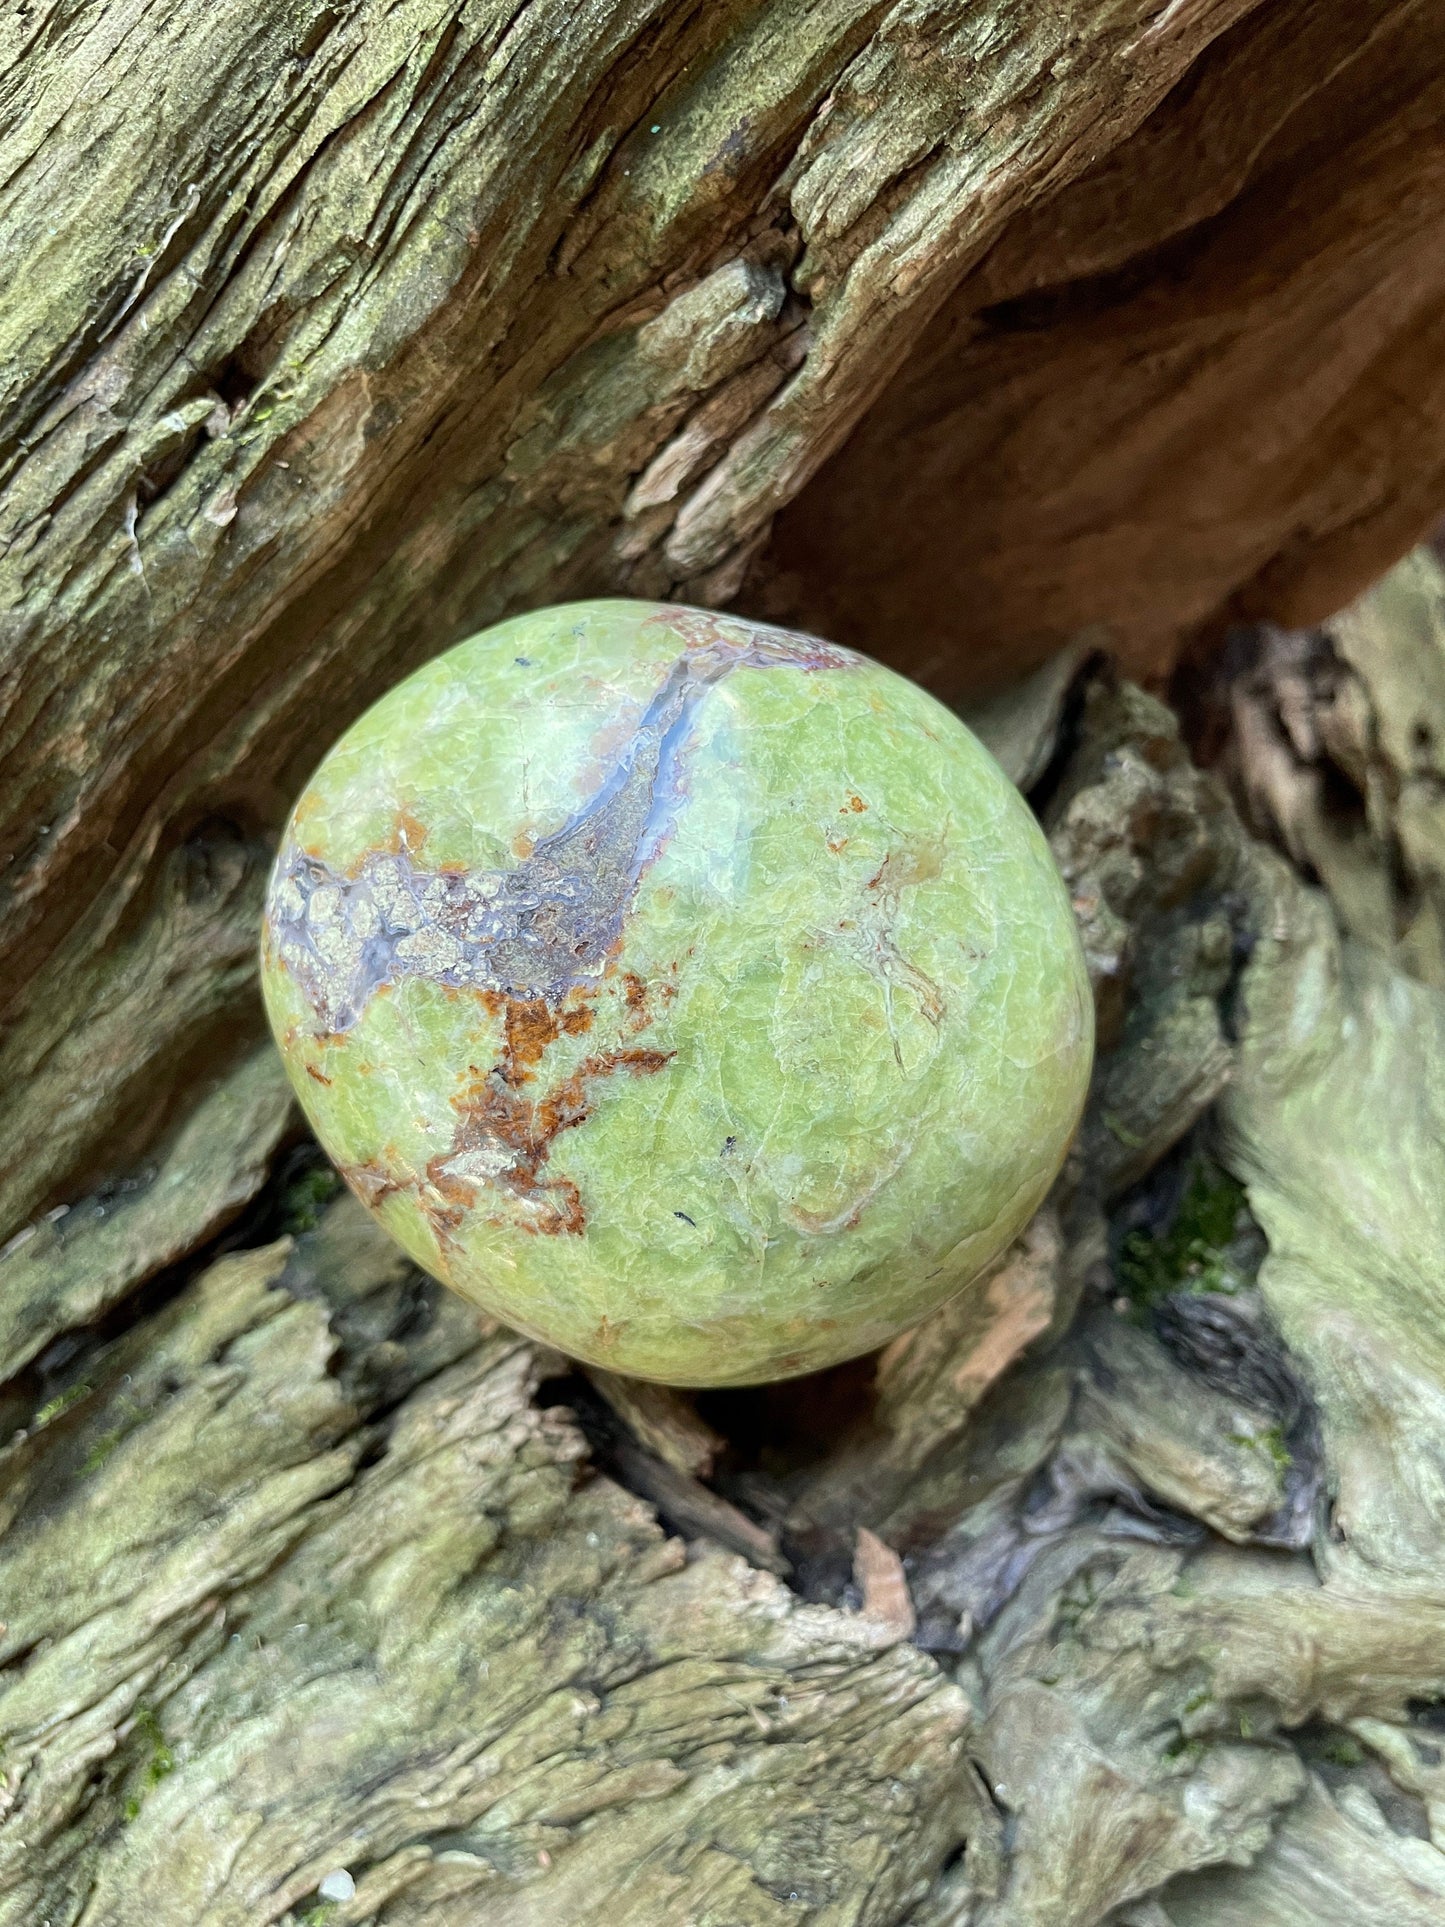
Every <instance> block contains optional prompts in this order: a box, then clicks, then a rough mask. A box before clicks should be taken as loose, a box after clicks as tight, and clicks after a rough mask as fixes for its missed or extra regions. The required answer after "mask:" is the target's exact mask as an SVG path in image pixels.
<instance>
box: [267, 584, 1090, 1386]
mask: <svg viewBox="0 0 1445 1927" xmlns="http://www.w3.org/2000/svg"><path fill="white" fill-rule="evenodd" d="M262 969H263V983H264V988H265V997H266V1005H267V1010H268V1012H269V1015H270V1019H271V1023H272V1027H273V1029H274V1031H275V1034H276V1038H277V1040H278V1042H279V1044H280V1047H281V1051H282V1054H283V1056H284V1058H285V1060H286V1064H287V1068H288V1070H289V1072H290V1075H291V1078H292V1081H293V1082H294V1084H295V1086H296V1090H297V1092H298V1094H299V1096H300V1099H301V1103H302V1106H303V1108H304V1109H305V1111H306V1113H307V1116H308V1117H309V1119H310V1121H311V1123H312V1125H313V1127H314V1128H315V1131H316V1135H317V1136H318V1138H319V1139H320V1140H321V1143H322V1144H323V1145H324V1146H325V1148H326V1150H327V1151H328V1153H329V1154H330V1155H331V1157H332V1158H333V1159H334V1160H335V1162H336V1164H337V1166H338V1168H339V1169H340V1171H341V1173H342V1175H343V1176H344V1177H345V1179H346V1181H347V1183H348V1184H349V1185H350V1186H351V1188H352V1189H353V1191H355V1192H356V1194H357V1196H358V1197H360V1198H361V1200H362V1201H363V1202H364V1203H365V1204H366V1205H367V1206H368V1208H369V1209H370V1210H371V1211H372V1212H374V1214H375V1215H376V1217H377V1218H379V1219H380V1221H381V1223H382V1224H383V1225H384V1226H385V1227H386V1229H387V1230H388V1231H389V1232H390V1233H391V1234H392V1236H393V1237H394V1238H395V1239H396V1240H397V1241H398V1243H400V1244H401V1245H402V1246H404V1248H405V1249H406V1250H407V1251H408V1252H409V1253H410V1254H411V1256H412V1257H413V1258H415V1260H416V1261H417V1263H418V1264H420V1265H422V1266H424V1267H425V1268H426V1270H428V1271H430V1272H432V1273H433V1274H434V1275H435V1276H436V1277H438V1278H440V1279H442V1280H443V1281H444V1282H445V1283H446V1284H448V1285H451V1286H453V1287H454V1288H455V1289H456V1290H457V1291H459V1292H461V1293H462V1294H463V1295H464V1296H466V1297H467V1298H470V1299H473V1300H474V1301H475V1302H476V1303H477V1304H479V1305H482V1306H484V1307H485V1308H486V1309H487V1310H488V1311H490V1312H494V1313H495V1314H496V1315H497V1316H498V1317H499V1318H501V1319H504V1320H505V1321H506V1322H507V1323H508V1324H510V1325H514V1326H516V1327H518V1328H519V1329H520V1330H522V1331H525V1332H528V1333H530V1334H532V1335H533V1336H535V1337H537V1338H539V1339H542V1340H544V1341H546V1342H548V1343H550V1344H553V1345H556V1346H558V1347H560V1348H561V1349H562V1350H563V1351H566V1352H569V1353H571V1354H573V1355H574V1356H576V1357H578V1358H582V1359H586V1360H589V1361H590V1362H592V1363H593V1364H597V1365H603V1366H607V1367H609V1368H611V1369H612V1370H615V1371H620V1372H628V1373H633V1374H635V1375H637V1376H639V1377H643V1378H653V1379H661V1380H664V1381H667V1382H670V1383H673V1384H682V1385H729V1384H731V1385H739V1384H749V1383H756V1382H758V1381H760V1380H764V1379H772V1378H785V1377H789V1376H791V1375H793V1374H795V1373H799V1372H808V1371H814V1370H817V1369H818V1368H819V1367H821V1366H824V1365H829V1364H832V1363H834V1362H836V1361H837V1360H839V1359H843V1358H848V1357H851V1356H854V1355H855V1354H857V1353H859V1352H864V1351H868V1350H870V1349H872V1348H873V1347H874V1346H877V1345H881V1344H883V1343H884V1342H885V1341H886V1340H887V1339H889V1338H891V1337H892V1336H893V1335H894V1334H895V1333H897V1332H899V1331H901V1330H903V1329H905V1328H906V1327H908V1326H910V1325H914V1324H916V1323H917V1322H918V1321H919V1320H920V1319H921V1318H923V1317H924V1316H925V1315H926V1314H927V1313H928V1312H930V1311H932V1310H933V1309H934V1308H935V1307H936V1306H938V1305H940V1304H942V1303H943V1302H944V1301H945V1300H946V1299H948V1298H951V1297H952V1296H953V1295H954V1294H955V1293H957V1292H958V1291H960V1290H962V1289H963V1288H964V1287H965V1286H967V1285H969V1284H970V1283H971V1282H972V1281H973V1280H975V1279H977V1278H978V1276H979V1274H980V1272H981V1271H983V1270H984V1269H985V1267H987V1265H988V1264H989V1262H990V1260H992V1259H993V1258H995V1257H996V1256H997V1255H998V1253H999V1252H1000V1251H1001V1250H1002V1249H1003V1247H1004V1246H1005V1245H1006V1244H1007V1243H1008V1242H1009V1240H1010V1239H1011V1238H1012V1237H1013V1236H1014V1235H1015V1233H1016V1232H1018V1231H1019V1230H1020V1229H1021V1228H1022V1226H1023V1225H1024V1224H1025V1223H1026V1222H1027V1220H1028V1218H1029V1217H1030V1215H1031V1214H1032V1212H1033V1211H1034V1209H1035V1208H1036V1206H1037V1205H1038V1204H1039V1202H1040V1200H1041V1199H1042V1198H1043V1196H1044V1193H1045V1192H1046V1191H1047V1189H1048V1187H1049V1184H1050V1182H1051V1181H1052V1179H1053V1177H1054V1175H1055V1173H1056V1171H1057V1170H1058V1167H1059V1164H1060V1162H1061V1161H1062V1159H1063V1156H1064V1153H1065V1150H1066V1149H1067V1147H1068V1143H1069V1140H1070V1137H1071V1136H1072V1134H1073V1131H1074V1128H1075V1125H1076V1123H1077V1121H1078V1116H1079V1112H1080V1109H1081V1106H1082V1104H1083V1100H1084V1093H1085V1087H1086V1085H1087V1082H1088V1077H1089V1068H1090V1058H1091V1053H1092V1047H1093V1010H1092V1004H1091V1001H1090V996H1089V986H1088V980H1087V977H1086V975H1085V971H1084V963H1083V957H1082V954H1081V951H1080V947H1079V941H1078V937H1077V934H1076V931H1075V927H1074V920H1073V917H1072V915H1071V912H1070V908H1069V903H1068V899H1067V896H1066V894H1065V891H1064V887H1063V884H1062V882H1061V881H1060V878H1059V875H1058V872H1057V870H1056V869H1055V867H1054V864H1053V860H1052V858H1051V857H1050V854H1049V850H1048V846H1047V844H1046V843H1045V841H1044V838H1043V836H1042V834H1041V832H1040V830H1039V828H1038V826H1037V824H1036V823H1035V821H1034V819H1033V817H1032V816H1031V815H1030V813H1029V810H1028V808H1027V807H1026V805H1025V804H1024V803H1023V801H1022V799H1021V798H1020V797H1019V795H1018V793H1017V791H1016V790H1015V789H1014V788H1013V786H1012V785H1011V784H1010V783H1009V781H1008V779H1007V778H1006V777H1005V776H1004V775H1003V773H1002V771H1001V770H1000V769H999V768H998V766H997V764H996V763H995V762H994V761H993V759H992V758H991V757H990V756H989V754H988V753H987V751H986V750H985V749H984V748H983V747H982V745H981V744H980V743H979V742H978V741H977V739H976V738H975V737H974V736H973V735H971V734H970V732H969V731H968V730H967V729H966V728H965V727H964V725H963V724H962V723H961V722H960V721H959V720H958V718H957V717H956V716H954V715H953V714H952V713H951V712H950V711H948V710H946V709H944V708H943V707H942V706H941V705H940V704H939V703H937V702H935V701H934V700H933V698H932V697H931V696H928V695H926V694H925V693H924V692H923V691H922V690H921V689H919V688H917V687H916V686H915V685H914V684H912V683H910V682H907V681H905V680H904V679H903V678H902V677H901V676H897V675H895V674H893V672H892V671H890V670H887V669H884V668H882V667H881V666H880V665H879V664H877V663H874V662H870V661H869V660H868V659H867V658H865V657H863V656H859V655H855V654H854V653H853V652H851V651H850V650H846V649H840V648H835V647H834V646H832V645H831V644H828V643H824V642H819V641H816V640H815V639H813V638H812V637H809V636H803V635H796V634H792V633H789V632H787V631H784V630H781V629H774V628H769V627H767V626H766V625H764V624H760V623H753V622H745V621H742V620H738V619H736V618H733V617H730V616H721V615H715V614H712V613H709V612H707V611H703V610H697V609H683V608H671V607H665V606H662V605H659V604H656V603H646V602H621V601H618V602H584V603H577V604H574V605H572V606H570V607H566V608H557V609H544V610H540V611H538V612H537V613H536V614H533V615H528V616H521V617H518V618H517V619H516V620H514V621H511V622H504V623H502V624H501V625H500V626H498V627H497V628H494V629H489V630H487V631H486V632H485V633H483V634H482V635H479V636H473V637H472V638H471V640H470V641H468V642H464V643H461V644H460V645H459V646H458V647H456V648H455V649H451V650H449V651H447V653H446V654H444V655H441V656H438V657H436V658H435V659H434V660H433V661H432V662H429V663H428V664H427V665H426V666H425V667H424V668H422V669H420V670H418V671H417V673H416V674H415V675H413V676H411V677H409V678H408V679H407V680H406V681H405V682H403V683H401V684H400V685H399V686H398V687H397V688H395V689H393V690H392V691H391V693H390V694H389V695H387V696H385V697H383V698H382V700H381V701H380V702H379V703H377V704H376V706H375V707H374V708H373V709H371V710H369V711H368V712H367V713H366V715H364V716H363V717H362V718H361V720H360V721H359V722H357V723H356V724H354V725H353V726H352V728H351V729H349V730H348V731H347V732H346V734H345V735H344V736H343V737H342V738H341V740H340V742H338V743H337V744H336V746H335V748H334V749H333V750H332V751H331V753H330V754H329V755H328V756H327V758H326V760H325V761H324V762H323V763H322V765H321V767H320V769H319V770H318V771H317V772H316V774H315V776H314V777H313V778H312V781H311V784H310V787H309V788H308V789H307V791H306V793H305V794H304V795H303V796H302V798H301V800H300V802H299V803H298V804H297V806H296V809H295V811H294V813H293V815H292V817H291V820H290V823H289V825H288V826H287V830H286V833H285V836H284V837H283V839H282V844H281V849H280V852H279V855H278V857H277V861H276V867H275V870H274V872H273V874H272V878H271V884H270V889H269V894H268V898H267V907H266V917H265V928H264V934H263V943H262Z"/></svg>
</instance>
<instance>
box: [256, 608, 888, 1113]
mask: <svg viewBox="0 0 1445 1927" xmlns="http://www.w3.org/2000/svg"><path fill="white" fill-rule="evenodd" d="M667 621H668V626H669V627H672V628H677V629H680V630H682V631H683V632H684V633H686V632H687V631H688V630H689V629H690V631H691V636H690V641H689V646H688V648H687V649H686V650H685V652H684V653H683V654H682V655H681V656H679V657H678V659H677V661H676V662H675V663H674V664H673V665H672V667H671V669H670V670H669V671H668V673H667V675H666V676H665V677H664V679H663V681H662V683H661V685H660V687H659V688H658V690H657V693H656V694H655V695H654V696H653V698H652V700H651V702H649V704H648V705H647V708H646V709H645V710H644V712H643V714H642V717H641V720H640V721H639V723H638V725H637V728H636V730H635V731H634V733H633V735H632V738H631V740H630V741H629V742H628V743H627V744H626V746H625V747H624V749H623V750H622V753H621V755H620V756H619V757H618V759H617V763H616V765H615V767H614V768H613V770H612V772H611V774H610V775H609V776H608V777H607V778H606V780H605V781H604V782H603V783H602V785H601V786H600V788H599V789H598V790H597V792H596V793H595V795H593V796H592V797H590V798H589V799H588V801H587V802H586V803H585V804H584V805H583V806H582V808H581V809H580V810H578V811H577V812H576V814H575V815H573V816H572V817H571V818H570V819H569V820H568V821H567V822H566V823H564V824H563V826H562V828H561V829H560V830H555V831H554V832H553V833H552V835H551V836H547V837H543V838H542V840H541V841H540V842H539V843H538V844H537V846H536V848H535V849H534V850H533V851H532V853H531V855H530V856H528V857H526V858H525V859H524V860H523V861H522V862H521V863H519V864H518V865H517V867H516V868H515V869H511V870H486V871H473V872H469V873H463V872H460V871H455V870H441V871H435V870H433V871H428V870H422V869H419V868H418V867H417V865H416V864H415V863H414V862H413V860H412V857H411V854H410V852H409V851H407V850H405V849H403V850H400V851H396V852H392V851H383V850H377V851H373V852H372V853H370V854H369V855H368V856H367V857H366V858H365V859H364V860H363V861H362V863H361V864H360V866H359V867H358V868H357V869H356V871H355V872H354V873H353V874H352V875H351V876H346V877H343V876H340V875H338V874H337V872H336V871H335V870H334V869H332V867H331V866H330V865H329V864H328V863H325V862H323V861H322V860H321V859H320V858H319V857H315V856H311V855H309V854H308V853H307V852H306V850H305V849H304V848H302V847H301V846H300V845H299V844H298V843H297V842H296V841H295V840H294V838H292V839H288V841H287V843H286V845H285V847H284V849H283V850H282V852H281V856H280V858H279V860H278V863H277V868H276V873H275V877H274V879H273V881H272V886H271V895H270V903H269V908H268V911H267V928H268V931H269V935H270V938H271V941H272V942H273V943H274V945H275V947H276V951H277V954H278V956H279V957H280V958H281V960H282V961H283V962H284V963H285V965H286V966H287V968H288V969H289V970H290V971H291V972H292V974H293V975H294V976H295V977H296V979H297V981H298V982H299V983H300V984H301V987H302V989H303V990H304V991H305V993H306V996H307V998H308V1000H309V1001H310V1004H311V1007H312V1009H313V1010H314V1011H315V1013H316V1020H317V1028H318V1034H320V1035H337V1034H339V1033H342V1032H345V1031H348V1030H350V1029H351V1027H352V1026H353V1025H354V1024H355V1023H356V1021H357V1019H358V1018H359V1017H360V1015H361V1013H362V1011H363V1010H364V1009H365V1007H366V1004H367V1002H368V1000H369V999H370V998H371V997H372V996H373V995H374V994H375V993H376V992H377V991H378V990H380V989H381V988H382V987H383V986H384V985H394V984H397V983H400V982H401V981H402V980H403V979H405V978H408V977H422V978H426V979H428V980H429V981H431V982H433V983H441V984H448V985H452V986H454V987H466V988H469V989H473V990H483V991H490V992H492V993H493V994H495V995H497V996H501V997H505V998H507V999H508V1000H515V1001H516V1002H518V1003H521V1004H522V1005H524V1006H525V1005H528V1004H531V1003H533V1002H536V1001H537V1000H541V1001H542V1002H543V1003H544V1004H546V1005H549V1006H552V1007H554V1008H555V1007H556V1006H558V1005H560V1004H561V1002H562V1000H563V998H564V997H565V996H566V995H567V993H568V992H569V991H570V990H574V989H576V988H578V987H579V986H581V985H583V984H588V983H595V982H596V981H597V980H598V979H599V978H600V977H601V975H602V972H603V969H604V967H605V965H606V963H607V958H608V954H609V952H610V951H611V948H612V946H613V944H614V943H615V942H616V940H617V936H618V933H619V931H620V929H621V926H622V920H623V918H624V916H625V915H626V913H627V909H628V906H629V905H630V903H631V902H632V899H633V896H634V894H635V893H636V890H637V885H638V883H639V881H640V879H641V877H642V875H643V872H644V871H645V870H646V869H647V866H648V865H649V864H650V863H651V862H652V860H653V858H654V857H655V856H656V855H657V853H658V851H659V850H660V849H661V847H662V845H663V844H664V842H665V841H666V839H667V837H668V835H669V833H670V832H671V830H672V828H673V825H674V822H675V820H676V816H677V811H678V808H679V807H680V805H681V804H682V802H683V800H684V794H685V791H684V786H683V785H684V778H683V772H682V767H681V755H682V749H683V745H684V743H685V742H686V739H687V734H688V731H689V729H690V728H691V726H692V720H693V716H694V713H695V711H696V709H697V706H698V704H699V702H700V701H701V700H702V698H703V696H704V695H705V694H706V692H707V691H708V690H709V689H711V688H712V687H713V685H714V684H715V683H719V682H721V681H722V680H723V679H724V677H726V676H729V675H731V674H732V673H733V671H734V670H737V669H743V668H772V667H789V668H799V669H803V670H813V669H845V668H847V667H848V666H849V665H850V664H851V663H853V662H854V661H856V660H857V659H856V657H854V656H853V655H852V654H851V653H850V652H849V651H847V650H844V649H833V648H830V647H829V646H828V645H827V644H825V643H819V642H815V641H813V639H812V638H811V637H806V636H790V635H788V634H786V633H785V632H783V631H779V632H777V633H776V634H775V635H771V636H760V637H753V638H751V639H749V640H748V641H747V642H744V641H743V640H742V639H741V634H740V633H739V634H737V635H735V634H733V633H732V632H731V626H730V625H729V624H728V623H726V621H724V620H722V619H720V618H718V617H715V616H709V615H705V614H702V613H700V612H690V611H679V612H678V614H677V617H676V618H672V617H669V618H667ZM554 1034H555V1029H554ZM578 1121H580V1120H578Z"/></svg>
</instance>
